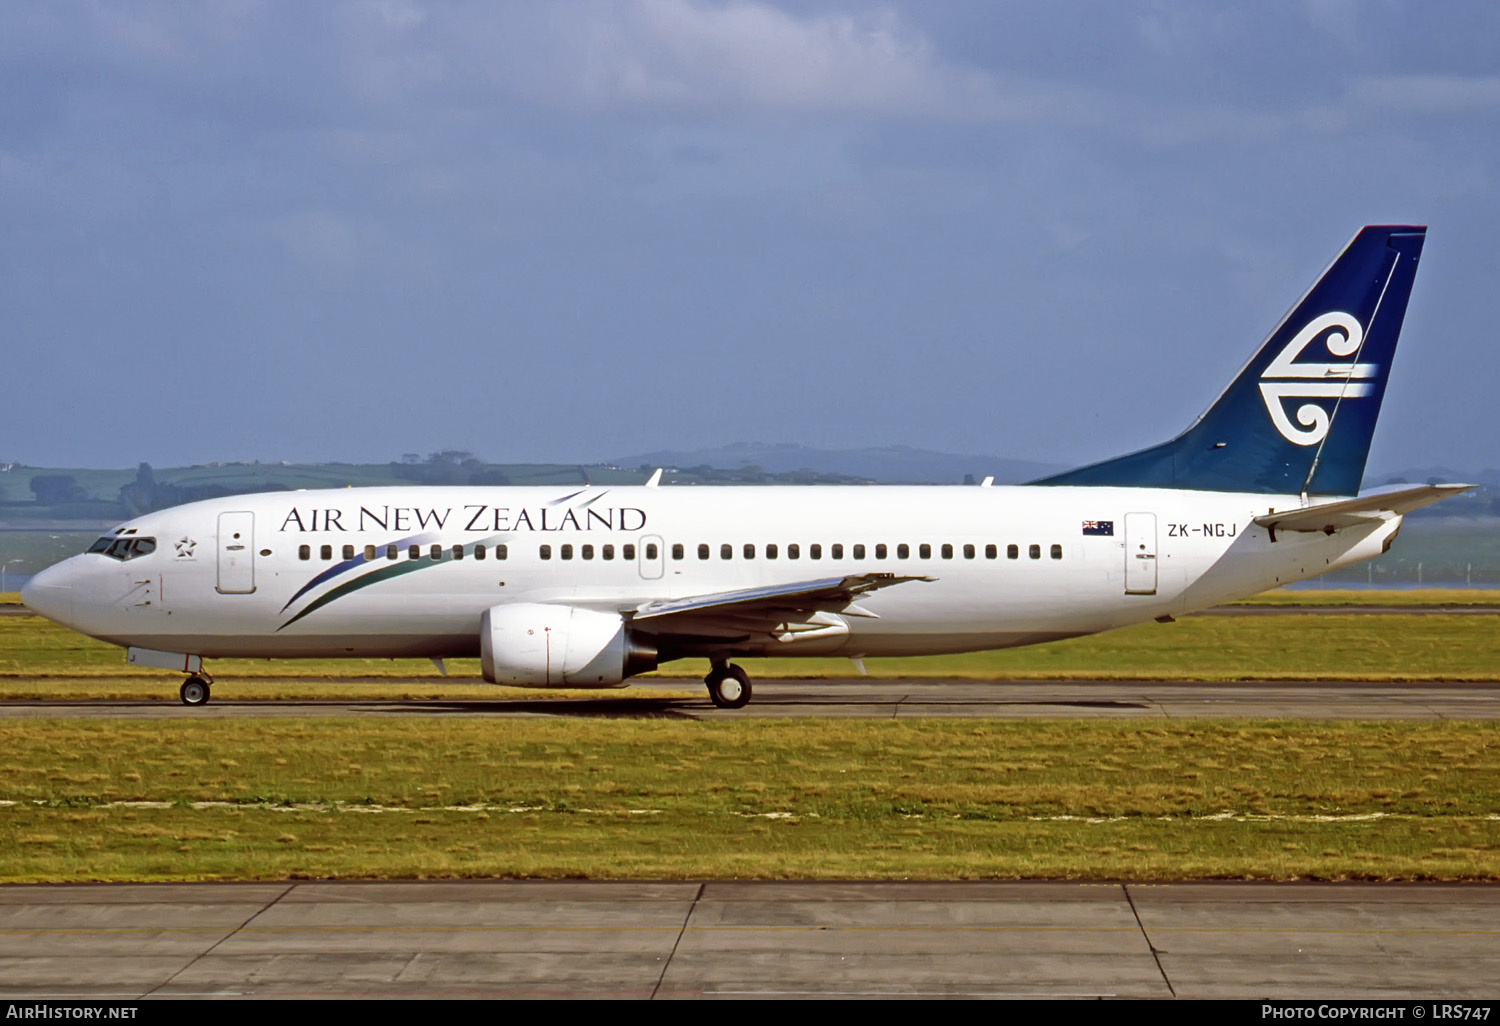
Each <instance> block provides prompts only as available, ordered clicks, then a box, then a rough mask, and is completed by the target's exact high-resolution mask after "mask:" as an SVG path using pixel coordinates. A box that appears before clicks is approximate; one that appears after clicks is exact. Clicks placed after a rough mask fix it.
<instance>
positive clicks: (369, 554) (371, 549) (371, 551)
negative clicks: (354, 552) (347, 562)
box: [365, 545, 375, 563]
mask: <svg viewBox="0 0 1500 1026" xmlns="http://www.w3.org/2000/svg"><path fill="white" fill-rule="evenodd" d="M365 562H366V563H373V562H375V546H373V545H366V546H365Z"/></svg>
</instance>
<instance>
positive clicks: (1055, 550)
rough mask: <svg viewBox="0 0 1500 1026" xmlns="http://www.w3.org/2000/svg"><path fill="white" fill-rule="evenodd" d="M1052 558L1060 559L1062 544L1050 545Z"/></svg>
mask: <svg viewBox="0 0 1500 1026" xmlns="http://www.w3.org/2000/svg"><path fill="white" fill-rule="evenodd" d="M1052 558H1053V559H1062V546H1061V545H1054V546H1052Z"/></svg>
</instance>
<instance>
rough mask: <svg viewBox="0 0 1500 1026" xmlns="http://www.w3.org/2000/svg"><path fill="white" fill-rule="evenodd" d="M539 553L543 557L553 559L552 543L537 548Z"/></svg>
mask: <svg viewBox="0 0 1500 1026" xmlns="http://www.w3.org/2000/svg"><path fill="white" fill-rule="evenodd" d="M537 555H538V556H540V557H542V558H543V559H551V558H552V546H551V545H543V546H542V547H541V548H540V549H538V550H537Z"/></svg>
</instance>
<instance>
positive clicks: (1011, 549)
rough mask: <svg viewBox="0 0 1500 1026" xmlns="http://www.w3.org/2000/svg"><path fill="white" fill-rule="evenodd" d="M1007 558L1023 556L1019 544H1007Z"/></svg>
mask: <svg viewBox="0 0 1500 1026" xmlns="http://www.w3.org/2000/svg"><path fill="white" fill-rule="evenodd" d="M1005 558H1006V559H1020V558H1021V549H1020V548H1019V547H1018V546H1015V545H1007V546H1005Z"/></svg>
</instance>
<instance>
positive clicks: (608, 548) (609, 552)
mask: <svg viewBox="0 0 1500 1026" xmlns="http://www.w3.org/2000/svg"><path fill="white" fill-rule="evenodd" d="M599 555H601V556H603V557H604V558H605V559H614V558H615V547H614V546H613V545H604V546H602V547H600V549H599Z"/></svg>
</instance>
